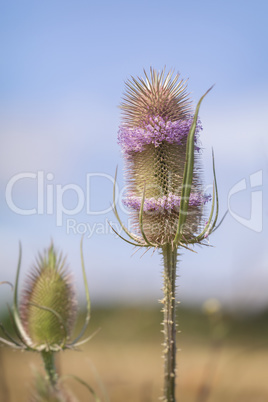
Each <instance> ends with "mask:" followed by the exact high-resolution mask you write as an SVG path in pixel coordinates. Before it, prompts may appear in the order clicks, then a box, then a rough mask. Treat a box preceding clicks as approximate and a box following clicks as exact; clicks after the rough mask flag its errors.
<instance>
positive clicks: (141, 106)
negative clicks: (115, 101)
mask: <svg viewBox="0 0 268 402" xmlns="http://www.w3.org/2000/svg"><path fill="white" fill-rule="evenodd" d="M144 75H145V78H140V77H138V78H137V79H136V78H134V77H132V79H131V80H127V82H126V92H125V94H124V98H123V102H122V104H121V109H122V115H123V121H124V123H125V124H127V125H128V126H130V127H143V126H145V125H146V124H148V123H149V122H150V119H151V117H155V116H161V117H162V118H163V119H164V120H165V121H176V120H184V119H186V118H187V117H189V114H190V113H191V106H190V105H191V102H190V100H189V98H188V94H187V92H186V87H187V85H186V82H184V81H183V80H180V79H179V74H176V75H175V76H174V77H172V72H169V73H168V74H167V75H166V76H165V69H164V70H163V71H162V72H161V73H157V72H156V71H155V70H154V69H152V68H151V69H150V76H148V75H147V73H146V71H145V70H144Z"/></svg>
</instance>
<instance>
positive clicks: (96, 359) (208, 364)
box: [0, 311, 268, 402]
mask: <svg viewBox="0 0 268 402" xmlns="http://www.w3.org/2000/svg"><path fill="white" fill-rule="evenodd" d="M131 316H134V318H133V317H132V318H131ZM131 316H129V314H127V315H125V313H124V312H123V313H122V314H120V317H117V316H113V315H112V316H111V314H107V315H106V318H105V315H104V316H103V325H102V327H103V328H102V330H101V331H100V332H99V334H97V335H96V336H95V338H93V339H92V340H91V341H90V342H89V343H88V344H87V345H86V346H84V347H83V350H82V352H75V351H66V352H64V353H61V354H60V367H61V371H62V374H67V373H69V374H74V375H78V376H80V377H81V378H82V379H83V380H86V381H88V382H89V383H90V384H91V385H93V386H94V388H95V389H96V390H98V392H99V394H100V395H102V402H153V401H157V400H159V399H158V398H159V396H161V386H162V365H163V361H162V359H161V346H160V340H161V337H160V336H159V333H157V334H156V335H154V332H153V333H150V331H149V330H148V328H149V327H150V326H152V327H154V325H155V322H156V320H157V319H158V316H157V317H156V318H155V317H153V316H152V317H151V315H150V314H148V316H147V313H142V312H141V313H137V311H136V312H135V313H134V314H131ZM150 317H151V318H150ZM94 325H95V326H97V325H98V322H95V324H94ZM94 325H93V326H94ZM142 333H143V335H144V334H145V335H144V336H142ZM200 339H201V340H199V337H197V336H191V335H190V334H187V333H184V334H183V335H180V336H179V337H178V346H180V347H181V351H179V352H178V381H177V382H178V386H177V400H178V402H201V401H202V402H226V401H227V402H267V401H268V381H267V371H268V370H267V362H268V348H267V344H266V343H263V345H261V341H257V342H256V339H255V342H254V344H255V347H253V340H252V342H251V341H250V338H247V339H246V340H244V339H242V338H240V339H241V342H239V341H238V340H239V338H238V340H236V341H235V342H232V343H231V342H229V341H228V339H227V340H226V342H225V345H224V346H223V347H222V348H221V349H218V350H214V352H213V349H211V346H210V342H209V341H208V339H207V338H206V337H205V336H204V334H201V337H200ZM258 345H259V346H258ZM0 358H1V367H2V371H1V369H0V373H1V381H0V387H1V389H0V401H1V402H26V401H27V395H29V390H30V385H31V383H32V378H33V370H32V369H31V367H33V365H34V366H35V367H36V369H38V370H42V362H41V360H40V358H39V356H38V355H37V354H34V353H26V352H24V353H21V352H13V351H11V350H9V349H2V350H1V355H0ZM4 379H5V381H3V380H4ZM3 384H6V385H7V389H8V393H9V399H7V394H5V396H4V395H3V392H4V389H3ZM202 384H203V385H206V384H208V385H209V388H210V390H211V393H210V396H209V398H207V399H198V398H197V395H198V392H199V390H200V386H201V385H202ZM68 387H69V388H70V389H71V390H73V392H74V393H75V394H76V395H77V397H78V399H79V401H82V402H84V401H89V402H90V401H93V398H92V397H91V396H90V395H89V393H88V391H87V390H86V389H85V388H83V387H82V386H81V385H80V384H77V383H76V382H75V381H74V380H73V379H70V380H68Z"/></svg>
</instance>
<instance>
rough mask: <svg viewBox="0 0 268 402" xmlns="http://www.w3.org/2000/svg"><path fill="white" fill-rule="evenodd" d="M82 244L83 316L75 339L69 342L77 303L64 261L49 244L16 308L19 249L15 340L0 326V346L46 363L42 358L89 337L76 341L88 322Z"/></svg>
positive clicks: (88, 300) (13, 319) (17, 276)
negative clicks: (31, 353) (0, 334)
mask: <svg viewBox="0 0 268 402" xmlns="http://www.w3.org/2000/svg"><path fill="white" fill-rule="evenodd" d="M82 240H83V239H82ZM82 240H81V248H80V252H81V265H82V273H83V280H84V286H85V293H86V302H87V314H86V318H85V322H84V325H83V328H82V330H81V331H80V333H79V335H78V336H77V337H76V338H75V339H74V340H72V341H71V340H70V336H71V334H72V331H73V329H74V324H75V318H76V313H77V301H76V298H75V292H74V288H73V284H72V283H71V276H70V274H69V273H68V271H67V268H66V264H65V259H64V258H62V255H61V254H60V255H59V254H58V253H57V252H56V251H55V248H54V246H53V244H51V246H50V247H49V248H48V249H46V250H45V251H44V253H43V254H39V257H38V259H37V260H36V264H35V266H34V268H33V269H32V271H31V273H30V275H29V276H28V280H27V281H26V286H25V288H24V290H23V292H22V297H21V302H20V304H19V301H18V286H19V276H20V268H21V246H20V252H19V261H18V267H17V274H16V281H15V286H14V296H13V309H12V321H13V322H14V325H15V329H16V334H17V336H18V340H17V339H14V338H13V337H12V336H11V335H10V334H9V333H8V332H7V330H6V329H5V328H4V327H3V325H1V324H0V328H1V329H2V331H3V333H4V334H5V335H6V338H2V337H1V338H0V342H2V343H4V344H5V345H7V346H11V347H13V348H15V349H24V350H31V351H37V352H42V354H43V358H44V359H45V360H46V356H48V355H49V354H50V355H53V353H54V352H57V351H60V350H64V349H73V348H76V347H77V346H80V345H82V344H83V343H85V342H87V341H88V340H89V339H90V338H91V336H90V337H88V338H86V339H84V340H81V341H80V339H81V338H82V336H83V335H84V333H85V331H86V329H87V327H88V324H89V320H90V297H89V290H88V283H87V277H86V272H85V264H84V258H83V250H82ZM45 364H48V363H47V362H46V363H45Z"/></svg>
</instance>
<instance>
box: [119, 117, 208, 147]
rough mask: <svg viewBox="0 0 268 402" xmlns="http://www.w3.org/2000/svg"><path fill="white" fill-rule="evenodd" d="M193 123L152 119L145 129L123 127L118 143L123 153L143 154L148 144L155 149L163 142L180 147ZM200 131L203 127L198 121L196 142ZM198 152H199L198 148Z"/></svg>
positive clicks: (189, 121)
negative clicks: (152, 145)
mask: <svg viewBox="0 0 268 402" xmlns="http://www.w3.org/2000/svg"><path fill="white" fill-rule="evenodd" d="M192 122H193V118H190V119H186V120H176V121H165V120H164V119H163V118H162V117H160V116H154V117H150V118H149V123H148V124H146V125H145V126H144V127H143V128H141V127H128V126H126V125H121V126H120V127H119V131H118V142H119V144H120V145H121V147H122V151H123V153H131V152H141V151H143V150H144V146H145V145H148V144H154V146H155V147H158V146H159V145H160V144H161V143H162V142H163V141H166V142H168V143H169V144H179V145H180V144H181V143H182V140H183V139H184V138H186V137H187V135H188V134H189V131H190V128H191V125H192ZM200 130H202V125H201V122H200V120H199V119H198V121H197V125H196V130H195V142H196V141H197V134H198V132H199V131H200ZM196 150H199V148H198V147H197V146H196Z"/></svg>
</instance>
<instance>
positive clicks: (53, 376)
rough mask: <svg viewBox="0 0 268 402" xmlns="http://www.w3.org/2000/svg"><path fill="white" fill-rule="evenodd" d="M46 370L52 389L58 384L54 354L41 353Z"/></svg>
mask: <svg viewBox="0 0 268 402" xmlns="http://www.w3.org/2000/svg"><path fill="white" fill-rule="evenodd" d="M41 354H42V358H43V362H44V366H45V370H46V373H47V376H48V380H49V382H50V384H51V385H52V387H55V386H56V384H57V382H58V373H57V371H56V366H55V354H54V352H46V351H43V352H41Z"/></svg>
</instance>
